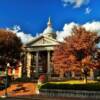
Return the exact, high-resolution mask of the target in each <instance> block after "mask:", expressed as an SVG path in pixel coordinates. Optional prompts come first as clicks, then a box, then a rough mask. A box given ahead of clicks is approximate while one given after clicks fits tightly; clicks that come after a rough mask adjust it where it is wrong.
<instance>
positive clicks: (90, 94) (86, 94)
mask: <svg viewBox="0 0 100 100" xmlns="http://www.w3.org/2000/svg"><path fill="white" fill-rule="evenodd" d="M40 94H41V95H46V96H60V97H83V98H95V99H96V98H99V99H100V91H82V90H58V89H42V90H40Z"/></svg>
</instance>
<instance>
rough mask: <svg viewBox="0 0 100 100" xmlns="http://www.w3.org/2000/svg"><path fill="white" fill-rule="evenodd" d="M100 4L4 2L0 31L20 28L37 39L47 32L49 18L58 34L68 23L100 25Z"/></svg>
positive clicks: (90, 0)
mask: <svg viewBox="0 0 100 100" xmlns="http://www.w3.org/2000/svg"><path fill="white" fill-rule="evenodd" d="M99 7H100V0H0V28H6V27H9V28H11V27H13V26H14V25H19V26H20V27H21V30H22V31H23V32H25V33H30V34H32V35H33V36H34V35H35V34H36V33H40V32H43V30H44V29H45V28H46V23H47V21H48V17H49V16H50V17H51V20H52V23H53V27H54V29H55V30H59V31H61V30H62V29H63V27H64V25H65V23H71V22H75V23H78V24H84V23H87V22H92V21H100V11H99Z"/></svg>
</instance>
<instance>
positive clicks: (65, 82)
mask: <svg viewBox="0 0 100 100" xmlns="http://www.w3.org/2000/svg"><path fill="white" fill-rule="evenodd" d="M96 82H97V81H93V80H88V83H96ZM49 83H54V84H85V81H84V80H68V81H64V82H49Z"/></svg>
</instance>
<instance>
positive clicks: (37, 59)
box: [36, 51, 39, 74]
mask: <svg viewBox="0 0 100 100" xmlns="http://www.w3.org/2000/svg"><path fill="white" fill-rule="evenodd" d="M38 67H39V52H38V51H37V52H36V73H37V74H38V69H39V68H38Z"/></svg>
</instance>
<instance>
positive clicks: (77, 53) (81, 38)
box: [52, 27, 100, 72]
mask: <svg viewBox="0 0 100 100" xmlns="http://www.w3.org/2000/svg"><path fill="white" fill-rule="evenodd" d="M99 40H100V39H99V37H98V36H97V34H96V33H95V32H89V31H86V30H85V29H84V28H81V27H75V28H74V29H73V33H72V36H69V37H66V38H65V39H64V42H63V43H60V44H59V45H58V46H57V47H56V48H55V50H54V53H53V58H52V61H53V65H54V69H56V70H57V71H59V72H60V71H61V69H62V70H63V71H64V72H66V71H71V70H74V71H77V70H81V68H82V66H83V65H84V64H85V65H87V66H88V67H92V68H94V67H98V66H100V61H99V58H98V59H97V60H95V59H94V57H93V55H95V53H96V52H97V51H98V49H97V48H96V43H97V41H98V42H99ZM99 54H100V53H99ZM94 62H95V63H96V64H94ZM91 65H92V66H91Z"/></svg>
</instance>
